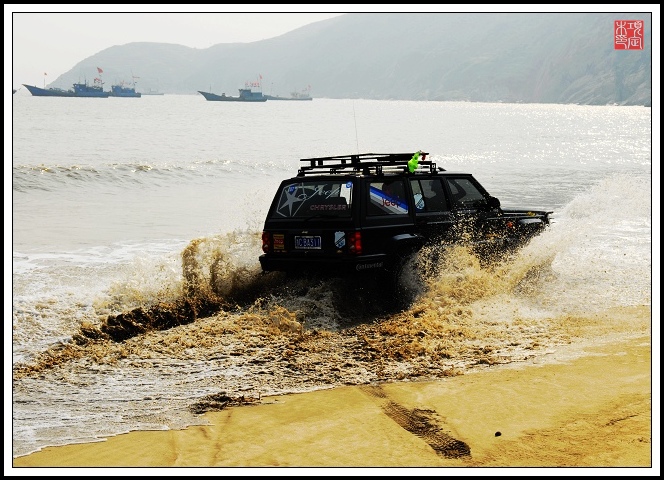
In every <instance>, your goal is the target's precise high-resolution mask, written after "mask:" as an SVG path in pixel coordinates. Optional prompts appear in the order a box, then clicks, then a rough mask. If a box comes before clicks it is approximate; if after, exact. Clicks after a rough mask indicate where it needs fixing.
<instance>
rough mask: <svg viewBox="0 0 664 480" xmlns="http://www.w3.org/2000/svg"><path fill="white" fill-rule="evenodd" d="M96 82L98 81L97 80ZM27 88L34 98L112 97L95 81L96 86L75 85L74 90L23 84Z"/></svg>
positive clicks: (86, 84)
mask: <svg viewBox="0 0 664 480" xmlns="http://www.w3.org/2000/svg"><path fill="white" fill-rule="evenodd" d="M95 80H96V79H95ZM23 86H24V87H25V88H27V89H28V91H29V92H30V93H31V94H32V95H33V96H34V97H90V98H107V97H109V96H110V93H109V92H105V91H104V90H103V87H102V86H101V82H97V81H95V84H94V85H88V83H87V82H85V83H75V84H74V88H73V89H70V90H64V89H62V88H39V87H35V86H34V85H28V84H25V83H24V84H23Z"/></svg>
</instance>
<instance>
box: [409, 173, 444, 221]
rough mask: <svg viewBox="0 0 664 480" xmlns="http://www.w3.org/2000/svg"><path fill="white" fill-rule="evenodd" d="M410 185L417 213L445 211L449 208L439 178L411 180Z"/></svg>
mask: <svg viewBox="0 0 664 480" xmlns="http://www.w3.org/2000/svg"><path fill="white" fill-rule="evenodd" d="M410 186H411V189H412V190H413V200H414V203H415V211H416V212H417V213H419V212H446V211H448V210H449V209H450V207H449V202H448V201H447V197H446V196H445V191H444V190H443V183H442V180H441V179H440V178H427V179H422V180H411V181H410Z"/></svg>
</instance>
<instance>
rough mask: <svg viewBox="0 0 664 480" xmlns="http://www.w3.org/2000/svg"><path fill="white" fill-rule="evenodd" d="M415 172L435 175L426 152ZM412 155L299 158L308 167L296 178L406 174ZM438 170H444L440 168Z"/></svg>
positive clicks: (367, 154) (301, 170) (303, 167)
mask: <svg viewBox="0 0 664 480" xmlns="http://www.w3.org/2000/svg"><path fill="white" fill-rule="evenodd" d="M420 155H421V157H420V160H419V161H418V165H417V170H415V172H414V173H417V172H419V173H435V172H436V164H435V163H434V162H432V161H431V160H425V158H426V157H427V155H429V154H428V153H426V152H420ZM411 158H413V153H358V154H355V155H337V156H334V157H318V158H301V159H300V161H301V162H307V163H308V164H309V165H305V166H302V167H300V168H299V169H298V171H297V176H298V177H303V176H305V175H314V174H321V173H330V174H335V173H362V174H364V175H369V174H372V173H373V174H381V173H383V172H384V171H385V172H404V173H408V161H409V160H410V159H411ZM439 170H441V171H442V170H444V169H442V168H440V169H439Z"/></svg>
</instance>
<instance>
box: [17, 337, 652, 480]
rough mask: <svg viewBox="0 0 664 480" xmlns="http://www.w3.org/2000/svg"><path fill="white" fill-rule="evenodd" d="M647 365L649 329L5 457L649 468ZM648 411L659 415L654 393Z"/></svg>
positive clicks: (128, 462) (46, 462) (30, 462)
mask: <svg viewBox="0 0 664 480" xmlns="http://www.w3.org/2000/svg"><path fill="white" fill-rule="evenodd" d="M658 367H659V363H658V362H657V368H658ZM652 373H653V372H652V363H651V338H650V336H641V337H638V338H631V339H628V340H623V339H616V340H614V341H613V342H612V343H607V344H603V345H600V346H590V347H584V348H583V352H581V353H580V354H578V355H570V356H565V355H563V356H561V357H560V359H555V360H553V361H552V360H551V359H542V358H540V359H539V360H537V359H536V360H534V361H533V362H530V363H521V364H508V365H494V366H490V367H487V368H485V369H482V370H479V371H476V372H472V373H468V374H465V375H460V376H455V377H449V378H444V379H440V380H437V381H433V382H393V383H381V384H370V385H359V386H348V387H340V388H334V389H329V390H320V391H315V392H309V393H303V394H289V395H282V396H274V397H263V398H262V399H260V402H258V403H256V404H253V405H247V406H240V407H230V408H225V409H223V410H221V411H217V412H208V413H206V414H205V416H204V418H205V419H206V420H207V421H209V425H200V426H192V427H189V428H186V429H184V430H171V431H137V432H130V433H128V434H123V435H118V436H116V437H112V438H108V439H105V440H103V441H100V442H96V443H90V444H78V445H67V446H61V447H49V448H45V449H43V450H42V451H39V452H36V453H33V454H30V455H26V456H22V457H18V458H15V459H14V460H13V467H14V468H16V469H17V472H18V473H28V471H29V470H30V469H27V470H26V469H22V468H20V467H411V468H413V467H586V468H587V467H592V468H606V467H622V469H621V470H620V474H626V473H630V472H631V473H633V474H637V475H650V474H652V472H651V471H649V470H648V469H653V470H656V472H657V473H656V474H659V455H658V454H656V455H657V458H653V451H659V427H658V426H657V427H656V430H655V435H654V437H655V442H656V444H657V445H656V449H654V448H653V422H652V387H653V384H652V381H653V375H652ZM655 373H656V375H655V378H657V379H658V378H659V377H658V370H657V371H656V372H655ZM654 387H655V390H656V391H657V392H658V391H659V380H657V383H656V384H655V385H654ZM658 398H659V397H658V396H657V399H658ZM656 408H657V410H656V416H657V418H658V414H659V404H658V400H657V402H656ZM655 423H656V425H658V421H657V422H655ZM625 468H628V469H629V470H625ZM632 468H633V469H636V470H634V471H631V469H632ZM502 471H503V470H501V472H502ZM588 472H589V471H588V470H582V471H581V474H584V473H588ZM40 473H44V470H43V469H40ZM54 473H56V474H58V473H61V470H57V471H55V472H54ZM241 473H242V472H241V471H235V472H234V474H241ZM360 473H362V471H360ZM595 473H596V472H595ZM455 474H463V472H461V471H455ZM609 474H610V473H609Z"/></svg>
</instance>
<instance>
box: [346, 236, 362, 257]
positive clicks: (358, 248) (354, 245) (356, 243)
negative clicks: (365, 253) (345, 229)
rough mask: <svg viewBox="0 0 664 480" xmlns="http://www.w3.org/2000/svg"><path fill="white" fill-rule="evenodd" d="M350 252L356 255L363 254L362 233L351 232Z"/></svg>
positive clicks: (349, 239) (349, 238)
mask: <svg viewBox="0 0 664 480" xmlns="http://www.w3.org/2000/svg"><path fill="white" fill-rule="evenodd" d="M348 251H349V252H350V253H353V254H355V255H361V254H362V233H360V232H351V233H349V234H348Z"/></svg>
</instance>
